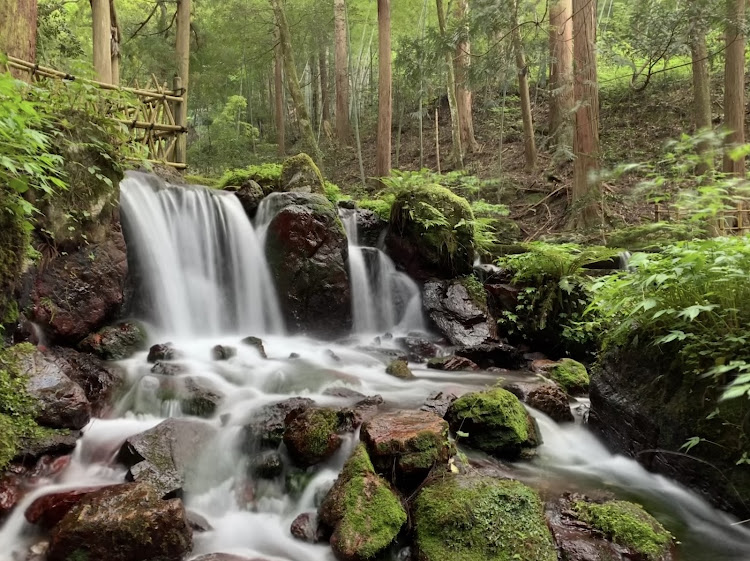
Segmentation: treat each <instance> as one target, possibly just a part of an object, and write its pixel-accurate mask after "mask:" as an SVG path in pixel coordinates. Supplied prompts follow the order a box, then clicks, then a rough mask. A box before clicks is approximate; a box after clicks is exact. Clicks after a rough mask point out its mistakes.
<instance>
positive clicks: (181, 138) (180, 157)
mask: <svg viewBox="0 0 750 561" xmlns="http://www.w3.org/2000/svg"><path fill="white" fill-rule="evenodd" d="M174 94H175V95H176V96H178V97H179V98H180V99H181V101H175V103H174V109H173V110H172V113H173V114H174V120H175V124H176V125H177V126H178V127H182V130H181V131H180V132H178V133H177V141H176V142H175V148H174V161H175V162H176V163H178V164H184V163H185V162H187V132H186V131H187V123H186V122H185V117H186V116H187V112H186V111H184V110H183V107H184V105H185V90H183V89H182V78H181V77H180V76H175V77H174Z"/></svg>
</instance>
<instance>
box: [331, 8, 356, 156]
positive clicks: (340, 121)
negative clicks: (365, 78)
mask: <svg viewBox="0 0 750 561" xmlns="http://www.w3.org/2000/svg"><path fill="white" fill-rule="evenodd" d="M333 24H334V43H335V45H334V46H335V51H334V65H335V74H336V138H338V139H339V142H342V143H344V144H347V143H348V142H349V140H350V139H351V136H352V126H351V123H350V122H349V47H348V37H347V30H346V0H333Z"/></svg>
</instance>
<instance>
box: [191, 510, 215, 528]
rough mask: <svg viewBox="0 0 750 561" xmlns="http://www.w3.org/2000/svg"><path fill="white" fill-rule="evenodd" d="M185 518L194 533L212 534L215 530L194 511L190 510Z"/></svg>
mask: <svg viewBox="0 0 750 561" xmlns="http://www.w3.org/2000/svg"><path fill="white" fill-rule="evenodd" d="M185 516H186V518H187V521H188V524H189V525H190V529H191V530H192V531H193V532H210V531H211V530H213V526H211V524H210V523H209V522H208V520H206V518H205V517H204V516H202V515H200V514H198V513H197V512H195V511H194V510H188V511H187V512H186V513H185Z"/></svg>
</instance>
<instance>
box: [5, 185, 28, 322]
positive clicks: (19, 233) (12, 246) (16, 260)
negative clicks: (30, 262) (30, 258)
mask: <svg viewBox="0 0 750 561" xmlns="http://www.w3.org/2000/svg"><path fill="white" fill-rule="evenodd" d="M6 189H7V188H6V187H5V186H3V185H0V209H2V212H0V326H2V325H7V324H12V323H15V321H16V320H17V319H18V304H17V303H16V301H15V300H14V298H13V293H14V291H15V289H16V286H17V283H18V280H19V278H20V277H21V273H22V272H23V269H24V263H25V260H26V254H27V251H28V249H29V233H28V231H27V229H26V227H25V226H26V225H25V224H24V219H23V218H22V217H21V216H19V215H18V214H15V213H12V212H7V211H6V210H5V209H8V208H13V207H15V206H16V205H18V196H17V195H15V194H12V193H9V192H7V191H6Z"/></svg>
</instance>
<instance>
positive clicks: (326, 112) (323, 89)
mask: <svg viewBox="0 0 750 561" xmlns="http://www.w3.org/2000/svg"><path fill="white" fill-rule="evenodd" d="M318 66H319V72H320V105H321V117H322V118H323V122H324V123H329V122H330V121H331V100H330V99H329V98H328V49H327V48H326V47H324V46H322V45H321V47H320V52H319V60H318Z"/></svg>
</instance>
